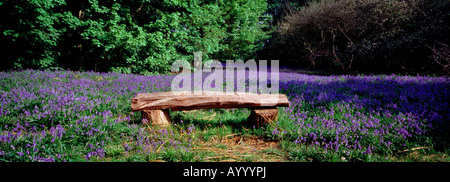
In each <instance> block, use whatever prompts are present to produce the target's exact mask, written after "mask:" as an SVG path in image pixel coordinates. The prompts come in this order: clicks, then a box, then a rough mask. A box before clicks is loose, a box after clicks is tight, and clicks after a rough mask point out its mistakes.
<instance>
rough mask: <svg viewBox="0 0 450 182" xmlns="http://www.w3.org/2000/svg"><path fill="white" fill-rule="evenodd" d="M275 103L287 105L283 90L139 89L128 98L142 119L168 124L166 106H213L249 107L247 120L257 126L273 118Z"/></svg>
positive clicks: (184, 107)
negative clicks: (229, 91) (265, 91)
mask: <svg viewBox="0 0 450 182" xmlns="http://www.w3.org/2000/svg"><path fill="white" fill-rule="evenodd" d="M277 107H289V100H288V99H287V97H286V95H284V94H254V93H247V92H231V93H228V92H206V91H203V92H202V91H198V92H157V93H139V94H137V96H136V97H134V98H132V99H131V108H132V111H134V112H136V111H142V119H146V120H147V121H148V122H151V123H152V124H153V125H168V124H170V122H171V120H170V115H169V109H170V110H172V111H187V110H196V109H214V108H250V109H251V113H250V116H249V118H248V119H247V121H248V122H251V123H252V124H253V125H254V126H256V127H260V126H262V125H264V124H267V123H269V122H272V121H274V120H276V119H277V115H278V109H277Z"/></svg>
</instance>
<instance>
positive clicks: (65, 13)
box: [0, 0, 450, 75]
mask: <svg viewBox="0 0 450 182" xmlns="http://www.w3.org/2000/svg"><path fill="white" fill-rule="evenodd" d="M449 8H450V3H449V1H448V0H430V1H428V0H406V1H397V0H386V1H378V0H256V1H249V0H214V1H212V0H156V1H151V0H132V1H123V0H112V1H99V0H80V1H75V0H46V1H44V0H1V1H0V15H1V17H2V20H1V21H2V22H1V23H0V42H1V43H2V44H3V45H7V46H6V48H4V49H1V52H0V53H1V55H2V57H1V58H2V65H1V70H9V69H26V68H33V69H42V68H44V69H47V68H53V69H60V68H62V69H70V70H94V71H101V72H107V71H114V72H121V73H141V74H151V73H164V72H167V71H169V70H170V65H171V63H172V62H173V61H176V60H178V59H185V60H188V61H191V60H192V59H193V53H194V52H197V51H201V52H202V53H203V60H209V59H216V60H219V61H225V60H238V59H243V60H248V59H253V58H255V59H261V60H270V59H273V60H280V61H281V64H282V65H283V64H284V65H290V63H293V64H294V65H296V66H304V67H306V66H308V67H310V68H318V69H324V68H325V69H331V70H337V71H339V72H340V73H346V74H348V73H350V74H357V73H391V72H395V73H402V74H405V73H406V74H415V73H425V74H444V75H448V74H449V73H450V60H449V58H450V49H449V45H450V39H449V38H448V36H447V33H446V32H449V31H450V26H449V20H450V16H449V13H448V9H449Z"/></svg>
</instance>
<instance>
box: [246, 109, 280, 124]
mask: <svg viewBox="0 0 450 182" xmlns="http://www.w3.org/2000/svg"><path fill="white" fill-rule="evenodd" d="M277 117H278V109H277V108H276V107H274V108H264V109H254V108H252V109H251V112H250V116H248V118H247V122H248V124H249V125H250V126H252V125H253V126H255V127H256V128H259V127H262V126H264V125H266V124H269V123H272V122H273V121H275V120H277Z"/></svg>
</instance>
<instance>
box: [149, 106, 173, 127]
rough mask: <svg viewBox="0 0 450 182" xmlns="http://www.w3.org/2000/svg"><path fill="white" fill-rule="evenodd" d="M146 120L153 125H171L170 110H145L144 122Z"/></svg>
mask: <svg viewBox="0 0 450 182" xmlns="http://www.w3.org/2000/svg"><path fill="white" fill-rule="evenodd" d="M144 119H146V120H147V122H148V123H150V124H152V125H160V126H166V125H169V124H170V123H171V120H170V114H169V110H168V109H164V110H144V111H142V120H144Z"/></svg>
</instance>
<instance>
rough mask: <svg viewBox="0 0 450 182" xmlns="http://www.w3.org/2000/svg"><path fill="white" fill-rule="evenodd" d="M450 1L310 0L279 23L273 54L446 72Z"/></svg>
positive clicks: (361, 68) (355, 68)
mask: <svg viewBox="0 0 450 182" xmlns="http://www.w3.org/2000/svg"><path fill="white" fill-rule="evenodd" d="M449 5H450V3H449V2H448V1H444V0H433V1H424V0H407V1H396V0H387V1H377V0H358V1H354V0H339V1H337V0H318V1H311V2H309V3H308V5H307V6H304V7H301V8H300V10H295V9H293V11H291V12H290V13H288V15H286V16H285V17H284V18H283V20H282V21H280V22H279V23H278V29H277V31H276V32H275V36H274V41H272V44H271V45H270V46H271V49H272V50H273V51H272V52H274V53H276V54H275V55H272V56H273V57H276V56H279V59H286V60H294V61H296V62H297V63H302V64H303V65H311V66H314V67H319V68H323V67H338V68H339V69H340V70H342V71H345V72H391V71H394V72H403V73H415V72H426V73H430V71H434V72H441V73H447V74H448V73H449V72H448V71H449V70H448V65H449V63H448V56H447V57H445V55H446V54H445V52H448V44H449V39H448V36H447V35H446V33H445V32H448V31H449V26H448V24H449V23H448V21H449V17H448V13H447V12H448V11H447V10H448V9H449ZM438 50H439V51H438ZM439 55H440V56H439Z"/></svg>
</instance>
